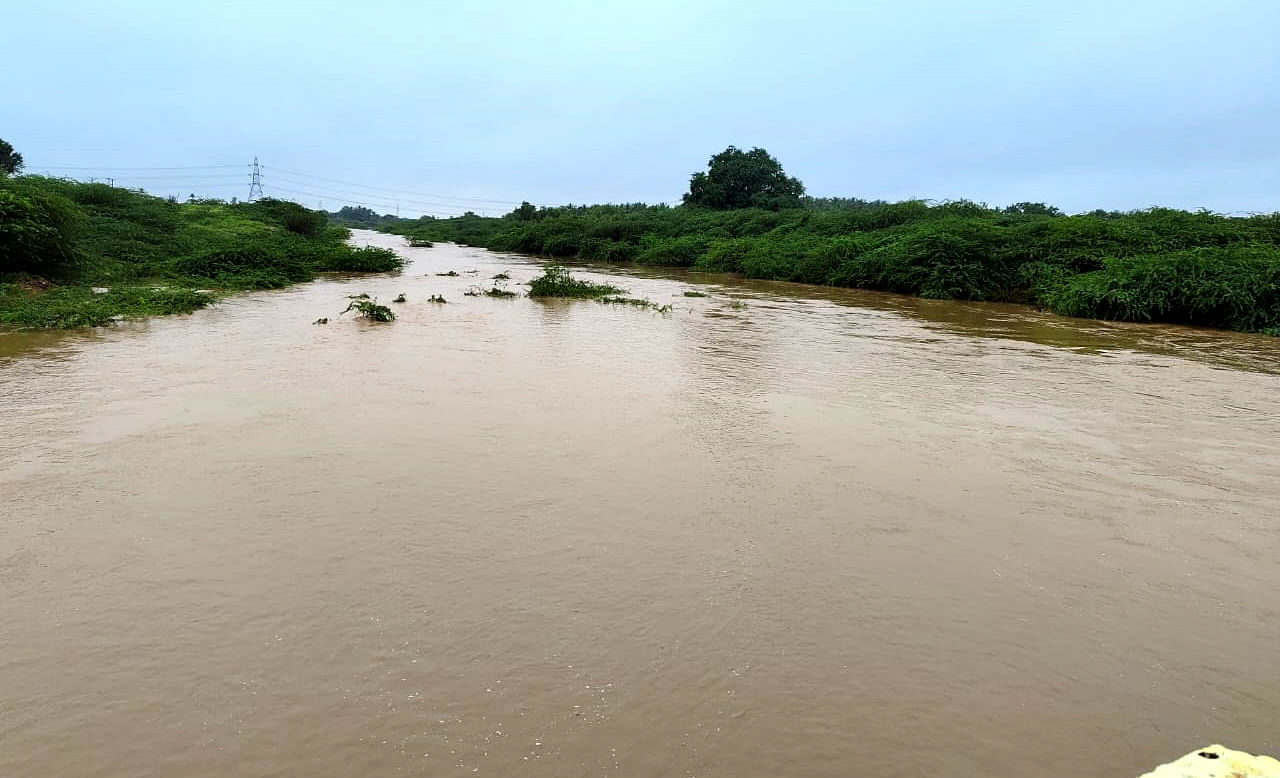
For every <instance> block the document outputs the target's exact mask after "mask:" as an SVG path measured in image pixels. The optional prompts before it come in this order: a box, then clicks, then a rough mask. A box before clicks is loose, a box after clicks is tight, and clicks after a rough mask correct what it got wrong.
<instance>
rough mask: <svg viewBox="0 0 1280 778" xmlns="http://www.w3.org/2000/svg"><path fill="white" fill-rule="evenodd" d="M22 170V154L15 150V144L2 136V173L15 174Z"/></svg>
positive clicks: (0, 154) (0, 153)
mask: <svg viewBox="0 0 1280 778" xmlns="http://www.w3.org/2000/svg"><path fill="white" fill-rule="evenodd" d="M20 172H22V155H21V154H19V153H18V152H16V151H14V150H13V145H12V144H10V143H9V141H7V140H5V139H4V138H0V175H3V176H13V175H17V174H18V173H20Z"/></svg>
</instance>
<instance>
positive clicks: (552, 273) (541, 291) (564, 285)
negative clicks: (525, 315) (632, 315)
mask: <svg viewBox="0 0 1280 778" xmlns="http://www.w3.org/2000/svg"><path fill="white" fill-rule="evenodd" d="M623 291H624V290H622V289H619V288H618V287H616V286H610V285H609V284H596V283H592V282H590V281H583V280H581V279H578V278H574V277H573V276H571V275H569V271H568V270H567V269H566V268H564V267H562V266H560V265H548V266H547V268H546V269H545V270H544V271H543V273H542V275H540V276H538V277H537V278H535V279H533V280H532V281H530V282H529V296H530V297H603V296H604V295H610V294H621V293H622V292H623Z"/></svg>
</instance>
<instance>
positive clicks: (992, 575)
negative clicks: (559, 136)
mask: <svg viewBox="0 0 1280 778" xmlns="http://www.w3.org/2000/svg"><path fill="white" fill-rule="evenodd" d="M358 240H362V241H371V242H375V243H379V244H382V245H395V246H402V242H401V240H400V239H399V238H394V237H390V236H382V235H376V234H372V233H361V234H360V235H359V237H358ZM401 250H402V251H404V252H405V253H406V255H408V256H410V257H412V259H413V263H412V264H411V265H410V266H409V267H408V268H407V269H406V270H405V271H404V273H403V274H401V275H399V276H378V277H363V278H354V279H342V278H331V279H327V280H323V281H320V282H317V283H313V284H308V285H303V286H299V287H294V288H292V289H288V290H284V291H279V292H267V293H256V294H249V295H243V296H237V297H233V298H231V299H229V300H227V301H226V302H224V303H222V304H220V305H218V306H216V307H215V308H212V309H208V310H204V311H200V312H197V313H196V314H193V315H192V316H189V317H170V318H164V319H153V320H150V321H148V322H145V323H141V324H133V325H129V326H126V327H122V328H117V329H113V330H99V331H94V332H91V333H72V334H62V333H60V334H38V335H14V334H9V335H0V506H2V514H3V515H2V516H0V775H3V776H6V777H8V776H22V777H25V776H55V775H76V776H112V777H113V778H114V777H115V776H138V775H156V776H175V775H181V776H192V777H197V776H209V777H210V778H212V777H214V776H217V777H218V778H226V777H227V776H266V775H281V776H283V775H299V776H302V775H305V776H350V775H367V776H381V775H394V774H418V775H433V776H434V775H453V774H457V775H471V774H481V775H495V776H514V775H520V776H598V775H611V774H617V775H634V776H657V775H663V776H671V775H686V776H726V778H729V777H734V776H778V775H804V776H848V775H951V776H1009V777H1010V778H1012V777H1014V776H1018V777H1021V776H1028V775H1064V776H1066V775H1069V776H1082V777H1084V778H1089V777H1091V776H1097V777H1098V778H1101V777H1102V776H1124V775H1136V774H1138V773H1141V772H1144V771H1145V770H1146V769H1149V768H1150V767H1151V766H1152V765H1154V764H1156V763H1158V762H1161V761H1167V760H1169V759H1171V758H1173V757H1175V756H1177V755H1179V754H1181V753H1183V752H1186V751H1188V750H1190V749H1192V748H1194V747H1196V746H1198V745H1202V744H1206V743H1209V742H1218V741H1221V742H1224V743H1226V744H1228V745H1230V746H1232V747H1234V748H1239V749H1245V750H1250V751H1262V752H1270V753H1273V754H1274V753H1280V670H1278V668H1280V662H1278V661H1277V657H1278V656H1280V594H1278V593H1280V524H1278V523H1277V518H1276V516H1277V506H1278V505H1280V451H1278V449H1277V441H1280V402H1278V399H1277V398H1280V394H1278V393H1277V390H1280V375H1278V374H1280V340H1277V339H1268V338H1262V337H1254V336H1249V335H1241V334H1232V333H1222V332H1212V331H1205V330H1195V329H1190V328H1178V327H1164V326H1138V325H1121V324H1107V323H1098V322H1084V321H1075V320H1067V319H1061V318H1058V317H1054V316H1050V315H1048V314H1041V313H1037V312H1034V311H1031V310H1030V309H1026V308H1021V307H1016V306H992V305H981V304H970V303H953V302H940V301H925V300H918V299H911V298H901V297H895V296H890V295H877V294H874V293H867V292H856V291H848V290H824V289H820V288H814V287H805V286H797V285H788V284H778V283H767V282H743V281H737V280H733V279H730V278H726V277H723V276H705V275H697V274H680V273H672V272H667V271H662V272H644V271H639V270H620V269H614V268H607V267H593V268H589V269H587V270H585V271H580V272H581V273H582V275H584V276H586V277H593V278H595V279H597V280H606V279H608V280H612V281H614V282H615V283H619V284H621V285H622V286H626V287H627V288H629V289H630V291H631V293H632V294H633V295H634V296H643V297H648V298H650V299H652V300H654V301H657V302H664V303H665V302H671V303H674V304H675V306H676V307H675V310H674V311H673V312H672V313H670V314H665V315H664V314H657V313H653V312H651V311H645V310H639V309H635V308H631V307H626V306H606V305H600V304H598V303H594V302H584V301H575V302H568V301H551V302H539V301H535V300H530V299H526V298H517V299H509V300H503V299H491V298H486V297H467V296H464V295H463V292H464V290H465V289H467V288H468V287H469V286H471V285H473V284H484V285H488V284H489V283H490V281H489V278H490V277H491V276H492V275H494V274H496V273H498V272H500V271H506V272H508V273H510V274H511V276H512V281H511V282H509V286H510V287H511V288H515V289H518V288H519V284H520V283H521V282H523V281H525V280H527V279H529V278H531V277H532V276H534V275H536V274H537V272H538V266H537V264H536V263H535V262H534V261H533V260H529V259H526V258H521V257H515V256H510V255H499V254H492V253H489V252H485V251H481V250H478V249H469V248H463V247H458V246H451V245H442V246H437V247H436V248H433V249H409V248H401ZM448 270H456V271H458V272H459V273H460V274H461V275H460V276H458V277H456V278H447V277H441V276H437V275H436V273H440V272H444V271H448ZM469 270H475V271H477V272H475V273H468V272H466V271H469ZM690 289H698V290H701V291H704V292H706V293H707V294H708V295H709V296H708V297H705V298H686V297H684V296H683V295H682V293H683V291H685V290H690ZM359 292H369V293H371V294H374V295H377V296H378V297H380V298H382V299H383V300H384V301H385V300H390V299H391V298H392V297H394V296H395V295H396V294H397V293H400V292H405V293H406V294H407V296H408V302H407V303H405V304H403V305H398V306H396V309H397V311H398V312H399V313H400V319H399V320H398V321H396V322H395V323H393V324H390V325H377V324H368V323H363V322H360V321H356V320H352V319H351V318H350V314H348V315H347V316H343V317H338V316H337V315H336V314H337V313H338V312H339V311H340V310H342V308H343V307H344V306H345V303H346V300H345V299H344V296H345V295H348V294H355V293H359ZM433 293H437V294H443V295H444V296H445V297H446V298H447V299H448V300H449V303H448V304H446V305H439V304H432V303H428V302H426V299H427V296H428V295H430V294H433ZM735 303H736V304H735ZM322 316H327V317H329V318H330V319H331V323H330V324H328V325H313V324H312V323H311V322H312V321H314V320H315V319H317V318H319V317H322Z"/></svg>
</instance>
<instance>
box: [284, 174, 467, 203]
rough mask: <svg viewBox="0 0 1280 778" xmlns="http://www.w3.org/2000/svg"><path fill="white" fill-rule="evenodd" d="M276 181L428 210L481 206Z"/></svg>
mask: <svg viewBox="0 0 1280 778" xmlns="http://www.w3.org/2000/svg"><path fill="white" fill-rule="evenodd" d="M276 181H283V182H284V183H285V184H286V185H291V186H295V187H306V188H307V189H308V190H320V191H322V192H328V193H330V194H340V195H348V194H355V195H358V196H360V197H373V198H380V199H385V200H387V201H394V202H398V203H400V204H401V205H414V206H421V207H423V208H426V209H428V210H430V209H431V208H446V209H449V208H452V209H458V210H464V211H465V210H472V209H475V208H478V207H480V206H478V205H476V204H474V203H456V202H441V201H429V200H408V199H405V198H403V197H396V196H395V194H393V193H388V192H369V193H365V192H356V193H353V192H351V191H350V190H347V189H338V188H335V187H330V186H325V185H323V184H316V183H314V182H311V181H303V180H301V179H298V178H292V177H288V176H281V175H279V174H275V175H272V176H271V177H270V183H272V184H274V183H275V182H276Z"/></svg>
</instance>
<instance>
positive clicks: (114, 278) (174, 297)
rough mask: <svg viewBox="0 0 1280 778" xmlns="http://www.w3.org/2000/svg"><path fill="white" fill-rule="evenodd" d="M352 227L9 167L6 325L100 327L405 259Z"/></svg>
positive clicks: (308, 215)
mask: <svg viewBox="0 0 1280 778" xmlns="http://www.w3.org/2000/svg"><path fill="white" fill-rule="evenodd" d="M348 235H349V233H348V231H347V229H346V228H344V227H341V226H336V225H332V224H330V223H329V219H328V216H327V214H325V213H323V212H320V211H312V210H310V209H307V208H304V207H302V206H300V205H298V204H296V203H291V202H287V201H283V200H271V199H262V200H257V201H255V202H250V203H227V202H223V201H221V200H195V199H192V200H189V201H187V202H184V203H179V202H175V201H173V200H170V199H165V198H159V197H152V196H150V195H147V194H145V193H143V192H141V191H132V190H128V189H120V188H116V187H111V186H108V185H106V184H96V183H79V182H75V181H67V180H63V179H55V178H45V177H41V176H18V177H5V176H4V175H3V174H2V171H0V327H2V326H15V327H35V328H40V327H78V326H85V325H101V324H107V323H109V322H111V321H112V320H113V319H116V318H119V317H122V316H123V317H132V316H146V315H153V314H161V313H175V312H186V311H190V310H193V309H195V308H199V307H201V306H203V305H207V304H208V303H210V302H212V301H213V299H214V295H213V294H212V293H211V292H217V291H222V290H236V289H272V288H277V287H282V286H287V285H289V284H292V283H296V282H298V281H305V280H308V279H310V278H313V277H315V275H316V273H319V272H322V271H349V272H382V271H388V270H394V269H396V268H398V267H400V265H401V262H402V260H401V259H400V258H399V257H397V256H396V255H395V253H394V252H391V251H388V250H385V249H377V248H354V247H352V246H349V245H348V244H347V243H346V238H347V237H348ZM94 287H98V290H97V291H95V290H94ZM104 290H106V291H104ZM201 290H210V291H201Z"/></svg>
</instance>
